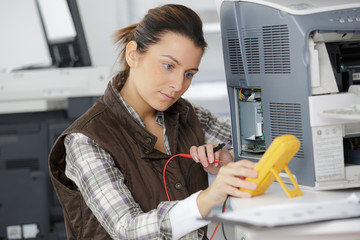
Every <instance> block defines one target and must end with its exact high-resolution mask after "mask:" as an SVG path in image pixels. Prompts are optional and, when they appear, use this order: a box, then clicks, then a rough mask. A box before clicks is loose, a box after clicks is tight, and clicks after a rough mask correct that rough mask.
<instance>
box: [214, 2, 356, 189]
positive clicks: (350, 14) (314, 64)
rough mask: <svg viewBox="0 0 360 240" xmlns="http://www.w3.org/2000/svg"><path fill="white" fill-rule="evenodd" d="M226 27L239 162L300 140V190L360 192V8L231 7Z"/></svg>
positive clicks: (294, 164) (223, 14)
mask: <svg viewBox="0 0 360 240" xmlns="http://www.w3.org/2000/svg"><path fill="white" fill-rule="evenodd" d="M316 4H318V5H316ZM220 22H221V34H222V44H223V53H224V62H225V71H226V81H227V87H228V93H229V100H230V109H231V120H232V126H233V144H234V152H235V156H236V159H241V158H249V159H253V160H258V159H260V158H261V156H262V154H263V153H264V152H265V150H266V149H267V147H269V145H270V144H271V142H272V140H273V139H275V138H276V137H277V136H280V135H284V134H292V135H295V136H296V137H297V138H298V139H299V140H300V141H301V146H300V149H299V151H298V152H297V154H296V155H295V156H294V158H293V160H292V161H291V162H290V164H289V167H290V169H291V171H292V173H293V174H294V175H295V176H294V177H295V178H296V179H297V182H298V183H299V184H300V185H302V186H304V187H305V186H308V187H312V188H315V189H336V188H350V187H359V186H360V124H359V123H360V3H359V2H356V1H341V2H340V3H336V5H335V4H334V5H331V2H330V3H327V4H319V3H312V2H311V1H291V4H289V3H287V1H281V0H273V1H223V2H222V4H221V7H220Z"/></svg>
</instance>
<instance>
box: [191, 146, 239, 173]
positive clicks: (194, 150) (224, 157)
mask: <svg viewBox="0 0 360 240" xmlns="http://www.w3.org/2000/svg"><path fill="white" fill-rule="evenodd" d="M214 147H215V145H213V144H206V145H202V146H199V147H197V146H192V147H191V148H190V155H191V157H192V158H193V159H194V161H195V162H200V163H201V164H202V165H203V167H204V170H205V171H206V172H208V173H211V174H217V173H218V172H219V169H220V167H221V166H225V165H227V164H228V163H230V162H233V161H234V157H233V155H232V154H231V153H230V152H229V150H227V149H225V148H222V149H220V150H219V151H217V152H215V153H214ZM215 159H219V160H220V161H221V162H220V163H215V162H214V161H215Z"/></svg>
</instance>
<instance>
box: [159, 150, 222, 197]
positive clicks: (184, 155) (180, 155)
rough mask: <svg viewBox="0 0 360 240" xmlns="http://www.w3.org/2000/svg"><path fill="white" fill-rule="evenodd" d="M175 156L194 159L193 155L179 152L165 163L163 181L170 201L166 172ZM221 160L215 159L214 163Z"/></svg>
mask: <svg viewBox="0 0 360 240" xmlns="http://www.w3.org/2000/svg"><path fill="white" fill-rule="evenodd" d="M174 157H185V158H191V159H192V157H191V155H190V154H184V153H179V154H176V155H173V156H172V157H171V158H169V160H167V162H166V163H165V166H164V170H163V181H164V188H165V192H166V197H167V199H168V201H170V197H169V193H168V190H167V187H166V178H165V172H166V167H167V165H168V164H169V162H170V161H171V160H172V159H173V158H174ZM219 162H221V161H220V160H219V159H214V163H219Z"/></svg>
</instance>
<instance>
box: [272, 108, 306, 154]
mask: <svg viewBox="0 0 360 240" xmlns="http://www.w3.org/2000/svg"><path fill="white" fill-rule="evenodd" d="M270 124H271V134H272V137H273V139H272V140H274V139H275V138H276V137H278V136H281V135H284V134H292V135H294V136H295V137H297V138H298V139H299V141H300V142H301V145H300V149H299V151H298V152H297V154H296V155H295V157H297V158H304V147H303V131H302V127H301V126H302V121H301V105H300V104H292V103H270Z"/></svg>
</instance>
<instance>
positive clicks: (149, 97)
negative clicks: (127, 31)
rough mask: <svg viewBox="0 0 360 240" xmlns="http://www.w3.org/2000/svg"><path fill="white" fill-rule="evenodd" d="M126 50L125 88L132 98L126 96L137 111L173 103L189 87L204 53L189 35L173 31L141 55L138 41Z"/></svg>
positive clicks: (161, 108)
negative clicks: (137, 49)
mask: <svg viewBox="0 0 360 240" xmlns="http://www.w3.org/2000/svg"><path fill="white" fill-rule="evenodd" d="M131 44H132V45H135V47H134V46H131ZM126 50H127V56H126V59H127V61H128V64H129V65H130V74H129V78H128V80H127V81H128V82H127V84H128V86H127V87H128V89H127V90H126V91H131V97H130V99H129V98H127V97H126V95H128V93H125V96H124V98H125V100H126V101H128V102H129V100H130V102H129V104H130V105H132V106H133V105H135V106H133V107H134V108H135V109H136V110H137V111H139V110H140V111H142V110H144V111H147V110H152V109H155V110H158V111H164V110H166V109H167V108H169V107H170V106H171V105H172V104H174V103H175V102H176V101H177V100H178V99H179V98H180V97H181V96H182V95H183V94H184V92H185V91H186V90H187V89H188V88H189V86H190V83H191V81H192V78H193V76H194V75H195V74H196V73H197V72H198V67H199V64H200V60H201V57H202V54H203V50H202V48H201V47H198V46H196V45H195V44H194V43H193V42H192V41H191V40H189V39H188V38H187V37H184V36H182V35H180V34H176V33H172V32H168V33H165V34H164V35H163V37H162V38H161V40H160V41H159V42H158V43H157V44H154V45H151V46H150V47H149V49H148V51H147V52H146V53H143V54H139V53H138V52H137V51H136V43H135V42H132V43H130V44H128V46H127V49H126ZM122 95H123V93H122ZM139 107H140V109H139Z"/></svg>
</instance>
